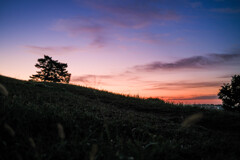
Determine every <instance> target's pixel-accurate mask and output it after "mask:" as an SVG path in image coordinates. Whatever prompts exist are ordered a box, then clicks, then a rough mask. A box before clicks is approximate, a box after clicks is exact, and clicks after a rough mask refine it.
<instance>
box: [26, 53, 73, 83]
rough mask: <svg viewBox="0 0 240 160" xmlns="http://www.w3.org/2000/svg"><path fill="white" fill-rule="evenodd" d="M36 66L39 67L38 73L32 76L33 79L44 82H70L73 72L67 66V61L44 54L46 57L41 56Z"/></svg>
mask: <svg viewBox="0 0 240 160" xmlns="http://www.w3.org/2000/svg"><path fill="white" fill-rule="evenodd" d="M35 67H37V68H39V69H40V71H37V74H35V75H32V76H30V78H31V80H34V81H44V82H63V83H69V81H70V77H71V74H70V73H68V71H67V70H66V68H67V67H68V65H67V63H60V62H58V61H57V60H53V59H52V57H49V56H47V55H44V58H39V59H38V63H37V64H36V65H35Z"/></svg>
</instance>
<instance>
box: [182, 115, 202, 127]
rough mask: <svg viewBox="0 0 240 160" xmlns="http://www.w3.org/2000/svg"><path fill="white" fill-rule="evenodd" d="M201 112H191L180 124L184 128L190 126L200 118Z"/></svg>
mask: <svg viewBox="0 0 240 160" xmlns="http://www.w3.org/2000/svg"><path fill="white" fill-rule="evenodd" d="M202 117H203V114H202V113H196V114H193V115H191V116H189V117H187V118H186V119H185V120H184V121H183V122H182V124H181V126H182V127H184V128H186V127H190V126H192V125H193V124H195V123H197V122H198V121H199V120H200V119H202Z"/></svg>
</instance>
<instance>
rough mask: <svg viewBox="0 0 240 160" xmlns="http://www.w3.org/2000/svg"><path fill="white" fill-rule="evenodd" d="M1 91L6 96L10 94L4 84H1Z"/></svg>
mask: <svg viewBox="0 0 240 160" xmlns="http://www.w3.org/2000/svg"><path fill="white" fill-rule="evenodd" d="M0 93H1V94H3V95H4V96H7V95H8V91H7V89H6V88H5V87H4V86H3V85H2V84H0Z"/></svg>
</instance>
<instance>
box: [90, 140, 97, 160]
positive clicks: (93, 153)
mask: <svg viewBox="0 0 240 160" xmlns="http://www.w3.org/2000/svg"><path fill="white" fill-rule="evenodd" d="M97 151H98V146H97V145H96V144H93V145H92V149H91V152H90V154H89V159H90V160H94V159H95V155H96V154H97Z"/></svg>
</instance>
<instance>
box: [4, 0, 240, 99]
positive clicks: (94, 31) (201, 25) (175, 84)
mask: <svg viewBox="0 0 240 160" xmlns="http://www.w3.org/2000/svg"><path fill="white" fill-rule="evenodd" d="M44 54H45V55H49V56H51V57H52V58H53V59H54V60H59V61H60V62H64V63H67V64H68V71H69V72H70V73H71V74H72V77H71V81H70V83H73V84H80V85H84V86H88V87H94V88H98V89H103V90H108V91H111V92H116V93H121V94H130V95H139V96H140V97H157V98H162V99H165V100H169V101H174V102H183V103H215V104H219V103H221V101H220V100H218V99H217V93H218V91H219V89H220V86H221V85H222V84H223V83H226V82H230V79H231V76H233V75H234V74H239V73H240V70H239V69H240V1H239V0H203V1H192V0H175V1H170V0H21V1H20V0H1V1H0V56H1V58H0V74H1V75H5V76H9V77H14V78H18V79H24V80H28V79H29V76H31V75H32V74H35V73H36V71H37V68H35V67H34V65H35V64H36V63H37V59H38V58H42V57H43V55H44Z"/></svg>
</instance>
